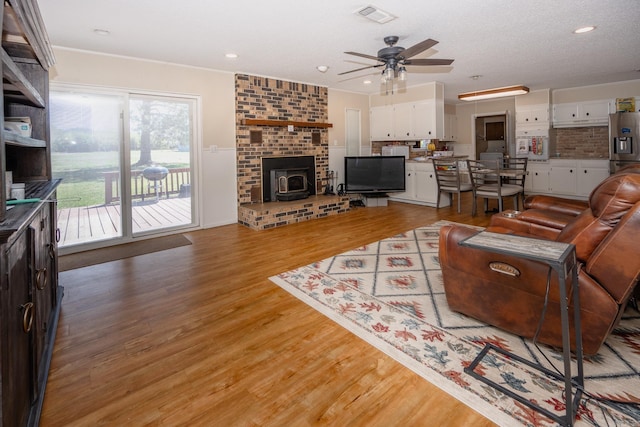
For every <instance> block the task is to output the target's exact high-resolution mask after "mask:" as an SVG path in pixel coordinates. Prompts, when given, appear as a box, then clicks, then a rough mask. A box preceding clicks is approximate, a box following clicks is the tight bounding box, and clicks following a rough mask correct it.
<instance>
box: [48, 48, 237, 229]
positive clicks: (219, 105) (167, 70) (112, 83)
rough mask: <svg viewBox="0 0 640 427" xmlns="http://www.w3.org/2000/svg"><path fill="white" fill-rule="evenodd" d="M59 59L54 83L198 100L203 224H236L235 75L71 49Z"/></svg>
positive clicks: (62, 51) (57, 51) (60, 53)
mask: <svg viewBox="0 0 640 427" xmlns="http://www.w3.org/2000/svg"><path fill="white" fill-rule="evenodd" d="M54 53H55V56H56V65H55V66H54V67H53V68H52V69H51V70H50V74H49V76H50V80H51V81H53V82H59V83H73V84H82V85H92V86H102V87H110V88H118V89H128V90H134V91H135V90H144V91H151V92H158V93H174V94H183V95H195V96H199V97H200V99H201V107H202V110H201V122H202V135H201V140H200V141H199V143H200V145H199V147H198V149H199V154H200V155H199V164H198V165H195V167H196V173H198V174H199V176H200V181H201V187H200V189H199V195H200V197H199V199H200V208H199V217H200V219H201V221H200V222H201V225H202V226H203V227H213V226H218V225H223V224H231V223H235V222H237V220H238V212H237V193H236V192H237V190H236V189H237V186H236V159H235V158H236V156H235V145H236V142H235V87H234V76H233V74H232V73H227V72H219V71H212V70H206V69H201V68H194V67H184V66H180V65H175V64H166V63H161V62H153V61H144V60H138V59H133V58H123V57H117V56H110V55H102V54H95V53H91V52H81V51H76V50H68V49H58V48H55V49H54ZM212 146H217V147H218V149H217V151H216V152H212V151H211V149H210V148H211V147H212Z"/></svg>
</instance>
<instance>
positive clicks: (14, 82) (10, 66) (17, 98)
mask: <svg viewBox="0 0 640 427" xmlns="http://www.w3.org/2000/svg"><path fill="white" fill-rule="evenodd" d="M2 77H3V80H4V81H3V91H4V98H5V99H8V100H11V101H14V102H20V103H23V104H27V105H33V106H34V107H38V108H44V106H45V102H44V99H43V98H42V96H41V95H40V94H39V93H38V91H37V90H36V88H34V87H33V85H32V84H31V82H29V80H28V79H27V78H26V77H25V76H24V74H23V73H22V71H20V69H19V68H18V67H17V66H16V64H15V62H13V59H11V57H10V56H9V54H8V53H7V52H6V51H5V50H4V49H2Z"/></svg>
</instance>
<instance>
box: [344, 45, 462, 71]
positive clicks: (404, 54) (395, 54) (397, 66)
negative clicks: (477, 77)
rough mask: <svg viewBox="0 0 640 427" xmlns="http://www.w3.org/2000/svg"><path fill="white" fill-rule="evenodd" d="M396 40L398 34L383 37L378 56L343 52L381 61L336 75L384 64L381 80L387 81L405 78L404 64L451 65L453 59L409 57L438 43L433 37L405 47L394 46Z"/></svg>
mask: <svg viewBox="0 0 640 427" xmlns="http://www.w3.org/2000/svg"><path fill="white" fill-rule="evenodd" d="M398 40H399V37H398V36H387V37H385V38H384V42H385V44H386V45H387V47H385V48H382V49H380V50H379V51H378V56H373V55H367V54H364V53H358V52H345V53H346V54H348V55H355V56H359V57H361V58H367V59H372V60H374V61H379V62H381V63H380V64H376V65H370V66H367V67H362V68H356V69H355V70H351V71H345V72H344V73H339V74H338V75H339V76H341V75H343V74H348V73H354V72H356V71H361V70H366V69H368V68H379V67H383V66H384V70H383V71H382V78H383V80H386V81H389V80H392V79H393V78H394V77H398V79H399V80H405V79H406V76H407V69H406V68H405V65H412V66H413V65H419V66H424V65H451V63H452V62H453V59H411V58H412V57H413V56H415V55H417V54H419V53H421V52H424V51H425V50H427V49H429V48H431V47H433V46H435V45H436V44H438V42H437V41H435V40H433V39H426V40H424V41H421V42H420V43H418V44H416V45H413V46H411V47H409V48H407V49H405V48H403V47H401V46H396V43H398Z"/></svg>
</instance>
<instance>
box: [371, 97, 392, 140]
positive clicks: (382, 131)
mask: <svg viewBox="0 0 640 427" xmlns="http://www.w3.org/2000/svg"><path fill="white" fill-rule="evenodd" d="M369 115H370V119H371V120H370V123H371V126H370V132H371V140H373V141H389V140H392V139H394V133H393V105H382V106H380V107H371V110H370V114H369Z"/></svg>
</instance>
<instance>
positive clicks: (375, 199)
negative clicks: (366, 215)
mask: <svg viewBox="0 0 640 427" xmlns="http://www.w3.org/2000/svg"><path fill="white" fill-rule="evenodd" d="M388 199H389V196H388V195H387V193H367V194H363V195H362V201H363V202H364V205H365V206H366V207H368V208H373V207H377V206H387V201H388Z"/></svg>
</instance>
